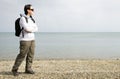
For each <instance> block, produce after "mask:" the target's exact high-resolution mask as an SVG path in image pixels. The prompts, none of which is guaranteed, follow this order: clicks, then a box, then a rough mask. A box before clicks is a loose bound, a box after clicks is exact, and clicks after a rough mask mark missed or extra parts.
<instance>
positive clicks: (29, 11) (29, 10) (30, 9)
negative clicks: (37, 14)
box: [24, 4, 34, 16]
mask: <svg viewBox="0 0 120 79" xmlns="http://www.w3.org/2000/svg"><path fill="white" fill-rule="evenodd" d="M24 12H25V15H30V16H32V15H33V12H34V9H33V7H32V5H31V4H27V5H25V7H24Z"/></svg>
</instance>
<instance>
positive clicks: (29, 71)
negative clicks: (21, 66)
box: [25, 68, 35, 74]
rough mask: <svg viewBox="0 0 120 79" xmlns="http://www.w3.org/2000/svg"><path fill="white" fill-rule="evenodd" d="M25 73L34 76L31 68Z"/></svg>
mask: <svg viewBox="0 0 120 79" xmlns="http://www.w3.org/2000/svg"><path fill="white" fill-rule="evenodd" d="M25 73H27V74H35V72H34V71H33V70H32V69H31V68H28V69H26V70H25Z"/></svg>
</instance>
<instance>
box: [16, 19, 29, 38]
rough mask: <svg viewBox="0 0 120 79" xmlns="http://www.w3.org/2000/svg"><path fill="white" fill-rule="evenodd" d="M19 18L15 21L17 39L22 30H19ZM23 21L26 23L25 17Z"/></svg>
mask: <svg viewBox="0 0 120 79" xmlns="http://www.w3.org/2000/svg"><path fill="white" fill-rule="evenodd" d="M20 18H21V17H19V18H17V19H16V20H15V36H17V37H19V36H20V34H21V31H22V30H23V27H22V28H21V27H20V23H19V22H20ZM25 19H26V22H27V23H28V19H27V17H25Z"/></svg>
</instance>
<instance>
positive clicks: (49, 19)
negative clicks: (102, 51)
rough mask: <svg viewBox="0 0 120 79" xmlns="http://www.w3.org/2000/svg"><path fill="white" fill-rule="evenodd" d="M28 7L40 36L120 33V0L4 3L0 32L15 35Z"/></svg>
mask: <svg viewBox="0 0 120 79" xmlns="http://www.w3.org/2000/svg"><path fill="white" fill-rule="evenodd" d="M28 3H30V4H32V5H33V7H34V9H35V13H34V16H33V17H34V18H35V20H36V23H37V25H38V27H39V32H120V0H0V7H1V11H0V18H1V19H0V32H3V31H4V32H14V27H15V26H14V22H15V19H16V18H17V17H19V14H20V13H24V12H23V8H24V5H25V4H28Z"/></svg>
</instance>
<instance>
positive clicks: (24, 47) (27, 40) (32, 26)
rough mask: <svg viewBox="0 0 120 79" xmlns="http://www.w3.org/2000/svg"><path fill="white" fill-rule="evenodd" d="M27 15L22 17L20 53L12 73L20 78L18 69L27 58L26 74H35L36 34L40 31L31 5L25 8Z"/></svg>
mask: <svg viewBox="0 0 120 79" xmlns="http://www.w3.org/2000/svg"><path fill="white" fill-rule="evenodd" d="M24 12H25V15H21V16H22V17H21V19H20V27H21V28H23V30H22V32H21V35H20V53H19V54H18V55H17V57H16V60H15V63H14V66H13V68H12V72H13V75H14V76H18V75H19V73H18V68H19V66H20V65H21V63H22V61H23V60H24V59H25V57H26V67H25V73H28V74H34V71H33V70H32V63H33V57H34V51H35V36H34V32H36V31H37V30H38V27H37V25H36V23H35V20H34V19H33V18H32V15H33V13H34V9H33V7H32V5H31V4H27V5H25V7H24Z"/></svg>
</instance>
